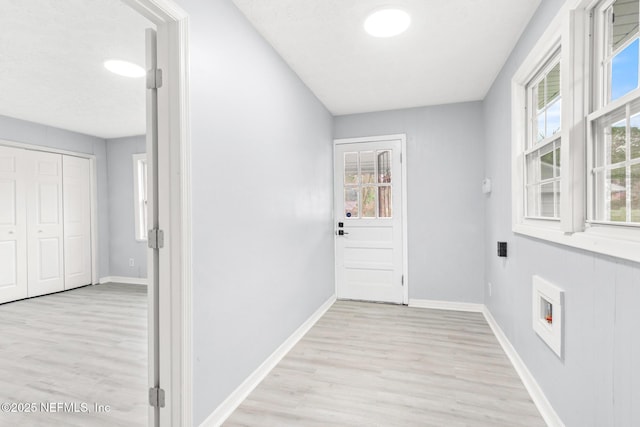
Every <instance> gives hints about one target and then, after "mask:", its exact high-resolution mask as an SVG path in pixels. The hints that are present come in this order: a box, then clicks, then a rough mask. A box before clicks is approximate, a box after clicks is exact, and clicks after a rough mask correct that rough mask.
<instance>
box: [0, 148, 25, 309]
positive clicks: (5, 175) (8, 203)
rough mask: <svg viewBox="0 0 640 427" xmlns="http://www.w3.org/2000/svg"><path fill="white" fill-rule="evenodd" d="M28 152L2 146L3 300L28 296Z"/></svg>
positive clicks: (0, 252) (0, 266)
mask: <svg viewBox="0 0 640 427" xmlns="http://www.w3.org/2000/svg"><path fill="white" fill-rule="evenodd" d="M24 153H25V152H24V150H19V149H17V148H10V147H2V146H0V303H4V302H8V301H14V300H17V299H21V298H26V297H27V227H26V202H25V179H24V173H23V172H24V171H23V169H24Z"/></svg>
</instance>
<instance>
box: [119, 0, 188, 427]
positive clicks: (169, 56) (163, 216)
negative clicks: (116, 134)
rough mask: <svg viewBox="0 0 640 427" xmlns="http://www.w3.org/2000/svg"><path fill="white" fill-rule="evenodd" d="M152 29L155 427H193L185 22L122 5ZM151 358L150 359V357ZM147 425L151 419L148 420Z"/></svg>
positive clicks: (162, 1) (167, 6)
mask: <svg viewBox="0 0 640 427" xmlns="http://www.w3.org/2000/svg"><path fill="white" fill-rule="evenodd" d="M124 1H125V3H127V4H128V5H130V6H131V7H133V8H134V9H135V10H137V11H138V12H140V13H141V14H142V15H143V16H145V17H146V18H147V19H149V20H150V21H152V22H153V23H155V24H156V28H157V34H158V38H157V40H158V49H157V50H158V66H159V67H160V68H162V69H163V86H162V87H161V88H160V89H159V90H158V123H159V126H158V149H159V150H160V155H161V157H162V160H159V163H160V164H159V165H155V166H159V169H158V172H159V182H160V185H161V191H162V193H163V196H164V197H165V198H166V199H163V200H166V201H167V202H165V203H163V204H162V205H161V206H159V211H160V212H159V213H160V222H161V223H160V227H161V228H162V229H163V230H164V232H165V247H164V248H163V249H161V250H160V257H161V262H160V265H161V268H160V277H159V280H160V295H159V299H160V308H159V316H160V323H161V324H162V325H163V327H161V328H160V334H161V340H160V355H161V357H160V363H161V367H160V369H161V372H160V380H161V382H162V384H161V387H162V388H163V389H164V390H165V398H166V406H165V407H164V408H162V409H161V410H160V420H159V422H160V425H163V426H165V425H166V426H169V425H176V426H177V425H183V426H190V425H192V424H193V422H192V418H193V397H192V393H193V390H192V389H193V386H192V383H193V374H192V371H193V366H192V341H193V325H192V322H193V310H192V292H193V291H192V288H193V284H192V277H191V269H192V257H191V246H192V244H191V241H192V231H191V224H190V220H191V217H192V215H191V199H190V197H191V196H190V194H191V164H190V161H191V141H190V129H189V116H190V110H189V83H188V75H189V37H188V35H189V28H188V26H189V17H188V15H187V13H186V12H185V11H184V10H182V9H181V8H180V7H179V6H178V5H177V4H176V3H175V2H174V1H172V0H124ZM150 357H151V355H150ZM150 422H153V420H151V419H150Z"/></svg>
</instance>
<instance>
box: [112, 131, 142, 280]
mask: <svg viewBox="0 0 640 427" xmlns="http://www.w3.org/2000/svg"><path fill="white" fill-rule="evenodd" d="M106 146H107V165H108V174H107V176H108V188H109V232H110V240H109V253H110V255H109V275H110V276H122V277H137V278H146V277H147V242H138V241H136V236H135V213H134V210H135V208H134V193H133V185H134V183H133V160H132V156H133V155H134V154H139V153H145V152H146V139H145V136H144V135H139V136H132V137H126V138H116V139H107V141H106ZM130 259H133V264H134V265H133V266H130V265H129V260H130Z"/></svg>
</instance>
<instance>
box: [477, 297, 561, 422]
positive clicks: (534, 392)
mask: <svg viewBox="0 0 640 427" xmlns="http://www.w3.org/2000/svg"><path fill="white" fill-rule="evenodd" d="M482 313H483V314H484V317H485V319H487V323H488V324H489V326H490V327H491V330H492V331H493V334H494V335H495V336H496V338H497V339H498V342H499V343H500V345H501V346H502V349H503V350H504V352H505V353H506V354H507V357H508V358H509V360H510V361H511V364H512V365H513V367H514V368H515V370H516V372H517V373H518V376H520V379H521V380H522V383H523V384H524V386H525V388H526V389H527V391H528V392H529V395H530V396H531V399H532V400H533V403H535V405H536V407H537V408H538V411H540V415H542V418H543V419H544V420H545V422H546V423H547V425H548V426H549V427H565V426H564V423H563V422H562V420H561V419H560V417H559V416H558V414H557V413H556V411H555V410H554V409H553V407H552V406H551V403H549V400H547V397H546V396H545V395H544V392H543V391H542V389H541V388H540V386H539V385H538V382H537V381H536V380H535V378H534V377H533V375H531V372H529V369H528V368H527V365H525V363H524V361H523V360H522V359H521V358H520V355H518V352H517V351H516V349H515V348H514V347H513V345H511V342H510V341H509V339H508V338H507V336H506V335H505V333H504V332H503V331H502V328H500V326H499V325H498V322H496V319H494V318H493V315H492V314H491V312H490V311H489V309H488V308H487V307H486V306H485V307H484V310H483V311H482Z"/></svg>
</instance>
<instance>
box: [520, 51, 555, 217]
mask: <svg viewBox="0 0 640 427" xmlns="http://www.w3.org/2000/svg"><path fill="white" fill-rule="evenodd" d="M526 97H527V108H526V111H527V123H526V127H527V130H528V132H527V142H526V145H527V146H526V150H525V153H524V154H525V170H526V171H525V188H524V191H525V193H526V197H525V199H524V201H525V203H526V209H525V212H526V217H528V218H546V219H558V218H559V216H560V144H561V126H562V123H561V117H560V116H561V110H562V97H561V95H560V54H559V52H556V53H555V54H554V55H552V57H551V58H550V59H549V60H548V61H547V62H546V63H545V64H544V65H543V66H542V67H541V69H540V70H539V71H538V73H537V74H536V76H535V77H534V78H533V79H532V80H531V81H530V82H529V84H527V87H526Z"/></svg>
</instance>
